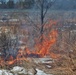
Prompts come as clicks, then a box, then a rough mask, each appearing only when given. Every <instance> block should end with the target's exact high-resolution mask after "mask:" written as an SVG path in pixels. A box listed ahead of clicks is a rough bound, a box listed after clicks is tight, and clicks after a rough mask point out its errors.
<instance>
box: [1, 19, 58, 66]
mask: <svg viewBox="0 0 76 75" xmlns="http://www.w3.org/2000/svg"><path fill="white" fill-rule="evenodd" d="M56 24H57V21H53V20H51V21H50V23H49V24H48V26H47V25H45V27H44V28H48V27H50V26H51V27H52V25H56ZM57 35H58V32H57V30H55V29H52V30H51V31H50V32H49V33H48V35H47V36H46V35H43V41H42V43H41V44H40V43H37V44H36V45H35V49H36V50H33V51H31V50H30V49H29V48H26V49H25V50H21V49H20V50H19V51H18V54H17V57H16V58H15V59H14V58H13V57H12V56H10V57H9V61H7V62H6V64H7V65H13V64H14V63H16V62H20V63H22V61H24V60H25V61H28V60H27V57H28V55H31V54H33V55H38V56H39V57H44V56H47V55H49V56H50V57H52V58H58V57H59V55H56V54H54V53H52V52H50V50H51V47H52V46H53V45H54V44H55V43H56V40H57ZM2 62H5V61H4V60H3V59H2V60H1V61H0V65H3V64H2Z"/></svg>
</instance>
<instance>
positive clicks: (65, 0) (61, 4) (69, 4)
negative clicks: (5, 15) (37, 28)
mask: <svg viewBox="0 0 76 75" xmlns="http://www.w3.org/2000/svg"><path fill="white" fill-rule="evenodd" d="M35 1H36V0H17V1H16V2H14V0H9V1H8V2H0V8H1V9H6V8H8V9H11V8H16V9H30V8H36V7H37V6H36V3H35ZM44 1H45V0H44ZM48 1H50V0H48ZM45 5H46V4H45ZM51 9H64V10H67V9H68V10H69V9H76V0H56V1H55V3H54V4H53V5H52V7H51Z"/></svg>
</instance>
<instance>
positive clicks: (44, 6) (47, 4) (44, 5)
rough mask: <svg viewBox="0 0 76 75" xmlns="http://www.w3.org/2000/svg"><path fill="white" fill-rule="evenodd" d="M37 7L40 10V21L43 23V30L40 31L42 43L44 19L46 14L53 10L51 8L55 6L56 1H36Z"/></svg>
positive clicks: (42, 26)
mask: <svg viewBox="0 0 76 75" xmlns="http://www.w3.org/2000/svg"><path fill="white" fill-rule="evenodd" d="M35 2H36V5H37V7H38V8H39V10H40V21H41V29H40V34H41V37H42V38H41V42H42V40H43V32H44V25H45V22H44V19H45V17H46V14H47V12H48V10H49V9H50V8H51V6H52V5H53V4H54V2H55V0H35Z"/></svg>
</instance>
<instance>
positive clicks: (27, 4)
mask: <svg viewBox="0 0 76 75" xmlns="http://www.w3.org/2000/svg"><path fill="white" fill-rule="evenodd" d="M34 4H35V3H34V0H24V1H23V0H19V1H17V2H16V3H15V2H14V1H13V0H9V1H8V2H0V8H1V9H11V8H12V9H13V8H17V9H18V8H19V9H24V8H27V9H29V8H32V7H33V6H34Z"/></svg>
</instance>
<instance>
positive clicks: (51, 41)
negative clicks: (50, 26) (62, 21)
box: [37, 30, 57, 57]
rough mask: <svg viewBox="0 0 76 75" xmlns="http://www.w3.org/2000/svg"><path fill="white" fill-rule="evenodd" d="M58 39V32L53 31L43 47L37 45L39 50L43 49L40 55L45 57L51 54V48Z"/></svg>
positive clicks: (39, 51) (39, 52)
mask: <svg viewBox="0 0 76 75" xmlns="http://www.w3.org/2000/svg"><path fill="white" fill-rule="evenodd" d="M50 36H51V37H50ZM56 37H57V31H56V30H53V31H52V32H51V33H50V34H49V39H47V37H46V38H45V40H44V41H43V42H42V44H41V45H42V46H40V44H39V46H38V45H37V47H38V48H40V47H41V49H40V50H38V52H37V53H38V54H39V55H41V57H44V56H46V55H49V54H50V48H51V46H52V45H53V44H54V43H55V42H56Z"/></svg>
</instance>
